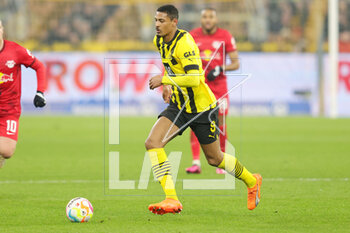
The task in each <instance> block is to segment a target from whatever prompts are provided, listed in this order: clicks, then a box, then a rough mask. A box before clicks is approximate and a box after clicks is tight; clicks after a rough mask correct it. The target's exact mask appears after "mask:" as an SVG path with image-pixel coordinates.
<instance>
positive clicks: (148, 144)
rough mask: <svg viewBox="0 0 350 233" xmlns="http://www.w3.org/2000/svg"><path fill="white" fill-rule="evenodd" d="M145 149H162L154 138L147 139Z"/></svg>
mask: <svg viewBox="0 0 350 233" xmlns="http://www.w3.org/2000/svg"><path fill="white" fill-rule="evenodd" d="M145 147H146V150H151V149H154V148H160V147H161V146H160V145H159V143H158V142H157V141H156V140H154V139H152V138H147V139H146V141H145Z"/></svg>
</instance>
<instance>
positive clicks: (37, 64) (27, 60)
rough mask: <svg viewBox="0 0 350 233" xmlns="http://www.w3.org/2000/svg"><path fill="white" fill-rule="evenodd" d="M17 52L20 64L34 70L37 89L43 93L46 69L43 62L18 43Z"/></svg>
mask: <svg viewBox="0 0 350 233" xmlns="http://www.w3.org/2000/svg"><path fill="white" fill-rule="evenodd" d="M17 53H18V59H19V62H20V64H22V65H24V66H25V67H27V68H28V67H30V68H32V69H33V70H35V71H36V78H37V82H38V84H37V85H38V86H37V91H40V92H43V93H44V92H45V89H46V69H45V66H44V65H43V63H41V61H39V60H38V59H37V58H36V57H34V56H33V55H32V54H31V52H30V51H29V50H28V49H26V48H24V47H22V46H20V45H18V47H17Z"/></svg>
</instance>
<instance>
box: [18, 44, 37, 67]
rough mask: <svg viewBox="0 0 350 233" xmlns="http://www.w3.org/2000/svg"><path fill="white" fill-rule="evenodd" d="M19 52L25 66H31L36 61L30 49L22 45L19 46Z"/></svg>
mask: <svg viewBox="0 0 350 233" xmlns="http://www.w3.org/2000/svg"><path fill="white" fill-rule="evenodd" d="M17 54H18V61H19V63H20V64H22V65H24V66H25V67H29V66H31V65H32V64H33V63H34V61H35V57H34V56H33V55H32V54H31V53H30V51H29V50H28V49H26V48H23V47H22V46H20V45H18V46H17Z"/></svg>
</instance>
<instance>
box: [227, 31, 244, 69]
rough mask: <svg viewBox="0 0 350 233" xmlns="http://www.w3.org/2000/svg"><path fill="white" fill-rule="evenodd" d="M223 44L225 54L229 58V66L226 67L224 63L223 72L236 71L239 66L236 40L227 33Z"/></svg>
mask: <svg viewBox="0 0 350 233" xmlns="http://www.w3.org/2000/svg"><path fill="white" fill-rule="evenodd" d="M225 44H226V45H225V52H226V54H227V55H228V57H229V58H230V61H231V64H228V65H226V62H224V64H225V66H224V70H238V69H239V66H240V64H239V57H238V50H237V45H236V40H235V38H234V37H233V36H232V35H231V34H230V33H229V32H227V35H226V41H225Z"/></svg>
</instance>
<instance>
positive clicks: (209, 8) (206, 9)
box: [202, 6, 216, 12]
mask: <svg viewBox="0 0 350 233" xmlns="http://www.w3.org/2000/svg"><path fill="white" fill-rule="evenodd" d="M202 11H215V12H216V9H215V8H214V7H210V6H207V7H204V8H203V9H202Z"/></svg>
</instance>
